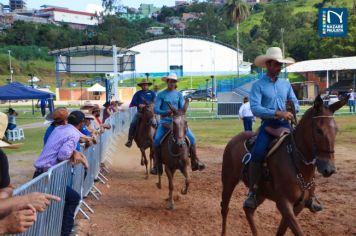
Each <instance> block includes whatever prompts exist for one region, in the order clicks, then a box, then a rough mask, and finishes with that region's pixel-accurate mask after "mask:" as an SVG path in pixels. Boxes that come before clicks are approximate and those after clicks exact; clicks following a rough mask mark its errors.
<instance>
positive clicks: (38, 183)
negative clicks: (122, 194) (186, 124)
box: [14, 108, 136, 236]
mask: <svg viewBox="0 0 356 236" xmlns="http://www.w3.org/2000/svg"><path fill="white" fill-rule="evenodd" d="M135 112H136V109H135V108H131V109H129V110H126V111H121V112H117V113H114V114H113V115H112V116H111V117H110V118H108V119H107V120H106V122H105V123H107V124H110V125H111V129H109V130H107V131H106V132H104V133H103V134H102V135H101V136H100V137H99V138H98V142H97V144H95V145H93V146H91V147H89V148H87V149H83V150H82V153H83V154H84V155H85V156H86V157H87V159H88V162H89V169H88V170H87V171H86V170H84V167H83V166H82V165H76V166H73V165H71V163H70V162H69V161H63V162H61V163H59V164H57V165H56V166H53V167H52V168H50V169H49V170H48V171H47V172H46V173H44V174H42V175H40V176H38V177H36V178H35V179H33V180H31V181H29V182H27V183H25V184H24V185H22V186H20V187H18V188H16V189H15V190H14V196H18V195H25V194H28V193H31V192H43V193H48V194H53V195H56V196H59V197H60V198H61V199H62V200H61V201H60V202H52V203H51V205H50V206H49V207H48V208H47V209H46V211H45V212H43V213H39V214H38V215H37V221H36V222H35V224H34V225H33V226H32V227H31V228H30V229H29V230H28V231H27V232H25V233H23V234H18V235H31V236H38V235H50V236H56V235H60V234H61V226H62V217H63V209H64V199H65V191H66V186H67V185H68V186H71V187H72V188H73V189H74V190H76V191H77V192H78V193H79V194H80V196H81V202H80V204H79V206H78V209H77V213H78V212H81V213H82V214H83V215H84V217H85V218H87V219H89V214H88V213H87V211H85V210H89V212H90V213H94V210H93V209H92V208H90V207H89V205H88V204H87V203H86V202H85V200H84V198H85V197H86V196H87V195H88V194H92V195H93V196H94V197H95V198H96V199H97V200H99V198H100V195H101V194H102V193H101V192H100V190H99V189H98V188H97V186H96V185H95V182H96V181H100V182H102V183H106V181H108V179H107V178H106V177H105V172H106V173H107V172H108V169H107V168H106V166H104V165H103V163H104V162H106V163H109V164H110V163H112V162H111V160H110V159H109V158H108V156H107V155H106V153H107V152H108V150H109V149H110V147H111V146H112V145H113V142H114V141H115V140H117V138H121V137H124V136H126V134H127V131H128V128H129V125H130V121H131V119H132V117H133V115H134V114H135ZM84 207H85V208H84Z"/></svg>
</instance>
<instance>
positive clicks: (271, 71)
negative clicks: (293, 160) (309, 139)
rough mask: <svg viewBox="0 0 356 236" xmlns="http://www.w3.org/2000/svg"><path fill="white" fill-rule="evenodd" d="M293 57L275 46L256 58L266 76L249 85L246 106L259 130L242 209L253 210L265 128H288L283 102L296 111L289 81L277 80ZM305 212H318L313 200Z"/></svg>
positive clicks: (288, 115) (288, 114) (266, 139)
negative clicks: (259, 119)
mask: <svg viewBox="0 0 356 236" xmlns="http://www.w3.org/2000/svg"><path fill="white" fill-rule="evenodd" d="M293 63H295V60H294V59H293V58H284V57H283V54H282V50H281V49H280V48H278V47H271V48H269V49H267V52H266V54H265V55H261V56H258V57H256V59H255V65H256V66H257V67H262V68H266V69H267V73H266V74H265V75H264V76H263V77H262V78H261V79H259V80H258V81H257V82H256V83H254V84H253V86H252V88H251V92H250V106H251V110H252V113H253V114H254V115H255V116H257V117H259V118H261V119H262V122H261V127H260V129H259V132H258V134H257V139H256V145H255V147H254V149H253V150H252V153H251V161H250V165H249V192H248V194H247V198H246V200H245V202H244V208H253V209H255V208H256V207H257V203H256V193H257V191H258V183H259V181H260V179H261V175H262V171H263V162H264V158H265V155H266V153H267V149H268V145H269V143H270V141H272V139H273V137H272V136H271V135H269V134H268V133H267V132H266V131H265V128H266V127H272V128H280V127H285V128H289V122H288V121H289V120H292V119H294V115H293V114H292V113H291V112H289V111H287V108H286V102H287V101H291V102H292V103H293V104H294V107H295V110H296V112H298V111H299V103H298V100H297V98H296V96H295V94H294V92H293V89H292V86H291V84H290V83H289V81H287V80H284V79H279V78H278V75H279V73H280V72H281V69H282V65H283V64H287V65H290V64H293ZM311 200H312V201H311V203H310V206H309V209H310V210H311V211H314V212H315V211H319V210H321V206H320V205H318V203H317V202H316V201H314V200H315V198H314V197H313V198H312V199H311Z"/></svg>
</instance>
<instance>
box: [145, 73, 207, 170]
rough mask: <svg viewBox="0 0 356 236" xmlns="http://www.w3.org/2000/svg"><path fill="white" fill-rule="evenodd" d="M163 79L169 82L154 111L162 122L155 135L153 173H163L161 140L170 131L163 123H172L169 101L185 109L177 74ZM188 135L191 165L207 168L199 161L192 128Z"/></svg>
mask: <svg viewBox="0 0 356 236" xmlns="http://www.w3.org/2000/svg"><path fill="white" fill-rule="evenodd" d="M162 80H163V81H165V82H167V89H166V90H163V91H161V92H160V93H159V94H158V96H157V99H156V102H155V106H154V112H155V113H156V114H158V115H160V116H161V119H160V123H159V125H158V128H157V131H156V134H155V137H154V153H155V160H156V161H155V167H153V169H152V170H151V174H157V173H158V171H159V172H160V173H162V160H161V150H160V141H161V139H162V137H163V136H164V134H165V133H166V132H167V131H168V129H167V128H165V127H164V126H163V124H171V123H172V117H170V116H171V114H172V111H171V110H170V109H169V106H168V103H169V104H171V105H172V106H173V107H174V108H175V109H177V110H178V109H183V106H184V98H183V95H182V94H181V93H180V92H178V91H177V90H176V87H177V81H178V79H177V75H176V74H170V75H169V76H167V77H163V78H162ZM187 137H188V138H189V141H190V144H191V148H190V158H191V167H192V170H193V171H196V170H200V171H201V170H203V169H205V165H204V164H203V163H202V162H201V161H199V159H198V157H197V153H196V141H195V137H194V134H193V132H192V131H191V130H190V128H187Z"/></svg>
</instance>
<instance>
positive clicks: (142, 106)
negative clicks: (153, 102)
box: [138, 104, 146, 109]
mask: <svg viewBox="0 0 356 236" xmlns="http://www.w3.org/2000/svg"><path fill="white" fill-rule="evenodd" d="M145 106H146V105H145V104H139V105H138V107H139V108H140V109H142V108H144V107H145Z"/></svg>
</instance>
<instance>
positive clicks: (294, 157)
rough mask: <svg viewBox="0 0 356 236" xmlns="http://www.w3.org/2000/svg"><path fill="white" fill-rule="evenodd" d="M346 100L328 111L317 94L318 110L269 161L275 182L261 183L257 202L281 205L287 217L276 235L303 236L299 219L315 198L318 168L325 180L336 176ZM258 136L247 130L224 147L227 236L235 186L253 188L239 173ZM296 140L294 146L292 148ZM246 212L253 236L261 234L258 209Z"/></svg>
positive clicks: (306, 116)
mask: <svg viewBox="0 0 356 236" xmlns="http://www.w3.org/2000/svg"><path fill="white" fill-rule="evenodd" d="M347 99H348V98H344V99H342V100H341V101H339V102H337V103H334V104H332V105H330V106H329V107H327V106H324V104H323V100H322V99H321V98H320V96H318V97H317V98H316V99H315V101H314V105H313V107H311V108H310V109H308V110H307V111H306V112H305V114H304V115H303V117H302V118H301V120H300V122H299V123H298V125H297V126H296V128H295V130H294V131H293V132H292V134H291V135H289V136H288V137H287V138H286V139H285V140H284V141H283V143H282V144H281V145H280V147H279V148H278V149H277V150H276V151H275V152H274V153H273V154H271V155H270V156H268V157H267V159H266V163H267V167H268V169H269V179H270V180H269V181H266V180H261V182H260V183H259V186H260V188H259V191H258V193H257V199H256V200H257V203H258V204H261V203H262V202H263V201H264V200H265V199H266V198H267V199H270V200H272V201H274V202H276V205H277V208H278V210H279V211H280V212H281V214H282V220H281V222H280V225H279V227H278V232H277V235H284V234H285V232H286V230H287V228H288V227H289V228H290V229H291V230H292V232H293V234H294V235H302V230H301V228H300V226H299V224H298V222H297V219H296V216H297V215H298V214H299V213H300V212H301V211H302V209H303V208H304V207H305V203H306V201H307V200H309V199H310V190H312V189H313V187H314V174H315V169H316V168H317V170H318V172H319V173H321V174H322V175H323V176H324V177H329V176H331V175H332V174H333V173H335V164H334V144H335V137H336V133H337V126H336V123H335V120H334V112H335V111H336V110H338V109H339V108H341V107H342V106H343V105H345V103H346V102H347ZM253 135H254V133H252V132H243V133H241V134H239V135H237V136H235V137H234V138H232V139H231V140H230V142H229V143H228V144H227V146H226V148H225V152H224V157H223V164H222V184H223V191H222V201H221V215H222V233H221V234H222V235H225V234H226V219H227V215H228V210H229V202H230V198H231V194H232V192H233V191H234V188H235V186H236V185H237V184H238V183H239V181H240V180H241V179H243V181H244V183H245V185H248V183H247V181H248V180H247V179H246V178H245V177H242V175H241V174H240V173H242V168H243V164H242V158H243V156H244V155H245V154H246V153H247V151H246V150H245V147H244V141H245V140H246V139H248V138H250V137H251V136H253ZM293 138H294V139H293ZM293 140H295V145H292V144H293V143H294V142H293ZM257 145H258V144H257ZM244 211H245V214H246V217H247V220H248V223H249V225H250V228H251V231H252V233H253V235H257V229H256V225H255V222H254V219H253V215H254V211H255V210H254V209H247V208H244Z"/></svg>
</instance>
